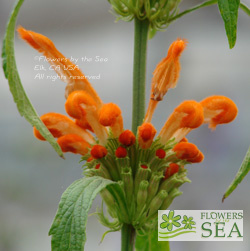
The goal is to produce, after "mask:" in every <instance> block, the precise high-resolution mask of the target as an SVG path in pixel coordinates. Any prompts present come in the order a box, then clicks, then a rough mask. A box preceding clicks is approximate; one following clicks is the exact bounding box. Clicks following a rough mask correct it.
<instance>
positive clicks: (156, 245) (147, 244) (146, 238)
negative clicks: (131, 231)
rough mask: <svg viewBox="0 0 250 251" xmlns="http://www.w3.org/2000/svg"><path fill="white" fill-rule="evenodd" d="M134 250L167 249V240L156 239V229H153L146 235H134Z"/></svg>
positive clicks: (168, 248) (160, 250)
mask: <svg viewBox="0 0 250 251" xmlns="http://www.w3.org/2000/svg"><path fill="white" fill-rule="evenodd" d="M135 249H136V251H155V250H157V251H169V250H170V247H169V242H168V241H158V230H157V229H156V230H154V231H153V232H152V233H150V234H148V235H143V236H140V235H136V241H135Z"/></svg>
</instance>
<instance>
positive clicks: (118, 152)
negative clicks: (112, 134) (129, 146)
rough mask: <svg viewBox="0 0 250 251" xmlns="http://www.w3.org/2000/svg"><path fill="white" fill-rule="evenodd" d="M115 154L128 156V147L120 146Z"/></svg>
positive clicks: (118, 156)
mask: <svg viewBox="0 0 250 251" xmlns="http://www.w3.org/2000/svg"><path fill="white" fill-rule="evenodd" d="M115 156H116V157H117V158H125V157H126V156H127V150H126V148H124V147H122V146H119V147H118V148H117V149H116V151H115Z"/></svg>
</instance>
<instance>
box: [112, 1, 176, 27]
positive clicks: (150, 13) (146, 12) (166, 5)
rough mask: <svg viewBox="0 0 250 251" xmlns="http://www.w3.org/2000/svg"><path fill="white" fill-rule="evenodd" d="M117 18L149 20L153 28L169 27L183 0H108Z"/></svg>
mask: <svg viewBox="0 0 250 251" xmlns="http://www.w3.org/2000/svg"><path fill="white" fill-rule="evenodd" d="M108 1H109V2H110V4H111V6H112V8H113V10H114V12H115V13H116V14H118V17H117V19H118V20H119V19H122V20H124V21H131V20H133V19H134V18H137V19H139V20H146V19H147V20H148V21H149V23H150V28H151V29H152V30H162V29H165V28H167V26H168V25H169V23H170V22H171V19H172V18H173V17H174V16H175V15H176V13H177V12H178V6H179V4H180V3H181V0H164V1H163V0H155V1H149V0H135V1H131V0H122V1H120V0H108Z"/></svg>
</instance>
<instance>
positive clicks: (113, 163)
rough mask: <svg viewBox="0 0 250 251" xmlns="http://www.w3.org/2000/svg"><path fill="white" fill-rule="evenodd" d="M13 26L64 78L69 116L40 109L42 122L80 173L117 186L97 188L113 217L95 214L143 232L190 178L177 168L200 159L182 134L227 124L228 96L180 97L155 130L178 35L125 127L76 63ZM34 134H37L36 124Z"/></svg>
mask: <svg viewBox="0 0 250 251" xmlns="http://www.w3.org/2000/svg"><path fill="white" fill-rule="evenodd" d="M18 32H19V34H20V36H21V38H23V39H24V40H25V41H27V42H28V43H29V44H30V45H31V46H32V47H33V48H35V49H37V50H38V51H39V52H41V53H43V54H44V56H46V57H48V58H50V59H54V60H49V62H50V63H51V64H52V65H55V66H60V67H61V71H58V72H57V73H58V74H60V75H63V76H65V79H66V82H67V87H66V98H67V100H66V103H65V110H66V112H67V113H68V115H69V116H70V117H71V118H72V119H70V118H68V117H67V116H65V115H62V114H58V113H47V114H45V115H43V116H41V120H42V121H43V123H44V124H45V125H46V126H47V128H48V129H49V131H50V132H51V134H52V135H53V136H54V137H55V138H57V139H58V140H57V142H58V144H59V145H60V147H61V149H62V151H63V152H72V153H76V154H80V155H82V156H83V157H82V158H83V160H86V163H85V164H84V167H85V170H84V173H85V175H86V176H94V175H95V176H101V177H103V178H106V179H111V180H113V181H115V182H117V183H118V184H119V185H120V186H119V187H120V189H119V191H117V190H116V191H113V192H110V191H109V190H107V189H104V190H102V192H101V195H102V198H103V200H104V201H105V202H106V205H107V208H108V211H109V213H110V215H111V216H112V217H113V218H114V219H116V221H115V222H116V223H109V222H107V220H105V217H101V220H102V222H103V224H106V225H108V226H109V227H110V228H114V229H115V228H117V226H119V225H120V224H122V223H128V224H132V225H133V226H134V227H135V229H137V230H142V231H148V230H150V229H153V228H155V226H156V224H157V217H156V216H157V213H158V210H159V209H167V208H168V207H169V205H170V204H171V202H172V201H173V199H174V198H175V197H176V196H178V195H180V194H181V192H180V191H179V187H180V186H181V185H182V184H183V183H185V182H190V180H189V179H188V178H187V177H186V174H187V169H185V167H184V166H185V165H186V164H190V163H199V162H201V161H202V160H203V157H204V156H203V154H202V152H201V151H200V150H199V149H198V148H197V147H196V146H195V145H194V144H192V143H190V142H188V140H187V139H186V135H187V134H188V133H189V132H190V131H191V130H193V129H195V128H197V127H199V126H201V125H202V124H204V123H208V124H209V127H210V128H211V129H215V127H216V126H217V125H218V124H223V123H229V122H231V121H232V120H233V119H234V118H235V117H236V115H237V108H236V106H235V104H234V103H233V101H232V100H230V99H229V98H227V97H224V96H211V97H208V98H205V99H204V100H202V101H201V102H196V101H194V100H189V101H184V102H182V103H181V104H180V105H179V106H178V107H176V108H175V109H174V111H173V113H172V114H171V115H170V116H169V118H168V119H167V120H166V123H165V124H164V126H163V127H162V129H161V131H160V133H159V134H158V135H157V136H156V133H157V131H156V129H155V128H154V126H153V124H152V123H151V120H152V117H153V113H154V110H155V109H156V107H157V105H158V103H159V102H160V101H161V100H162V99H163V96H164V95H165V94H166V92H167V91H168V90H169V88H174V87H175V86H176V83H177V81H178V77H179V72H180V63H179V57H180V55H181V53H182V51H183V50H184V49H185V47H186V41H185V40H181V39H177V40H176V41H175V42H174V43H173V44H172V45H171V46H170V48H169V51H168V55H167V57H166V58H164V59H163V60H162V61H161V62H160V63H159V65H158V66H157V67H156V70H155V71H154V76H153V80H152V88H151V99H150V102H149V106H148V110H147V113H146V116H145V118H144V121H143V123H142V124H141V125H140V126H139V127H138V129H137V133H136V135H135V134H134V133H133V132H132V131H130V130H124V127H123V118H122V112H121V109H120V108H119V107H118V106H117V105H116V104H113V103H107V104H103V102H102V100H101V99H100V97H99V96H98V94H97V93H96V92H95V90H94V89H93V88H92V86H91V84H90V83H89V82H88V80H87V79H86V78H84V77H82V78H81V76H84V75H83V73H82V72H81V71H80V70H79V69H77V68H74V69H75V70H72V71H68V70H64V66H69V65H73V63H71V62H70V61H69V60H68V59H66V58H65V60H64V61H62V60H57V59H58V58H62V57H63V58H64V56H63V55H62V54H61V53H60V52H59V51H58V50H57V49H56V48H55V46H54V44H53V43H52V41H50V40H49V39H48V38H46V37H45V36H43V35H40V34H38V33H35V32H32V31H27V30H25V29H23V28H19V29H18ZM79 76H80V77H79ZM78 77H79V78H78ZM93 133H94V134H95V135H96V137H94V136H93ZM34 134H35V136H36V137H37V138H38V139H40V140H44V138H43V137H42V136H41V134H40V133H39V131H38V130H37V129H36V128H34Z"/></svg>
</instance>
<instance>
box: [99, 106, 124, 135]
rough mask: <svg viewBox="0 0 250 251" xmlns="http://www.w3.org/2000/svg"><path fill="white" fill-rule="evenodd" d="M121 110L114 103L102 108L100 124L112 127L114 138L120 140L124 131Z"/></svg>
mask: <svg viewBox="0 0 250 251" xmlns="http://www.w3.org/2000/svg"><path fill="white" fill-rule="evenodd" d="M121 114H122V111H121V109H120V108H119V107H118V106H117V105H116V104H113V103H108V104H105V105H103V106H102V108H101V109H100V111H99V122H100V124H101V125H103V126H110V129H111V131H112V133H113V136H114V138H118V137H119V135H120V134H121V133H122V131H123V119H122V116H121Z"/></svg>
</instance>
